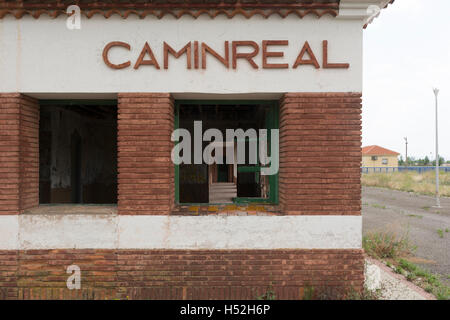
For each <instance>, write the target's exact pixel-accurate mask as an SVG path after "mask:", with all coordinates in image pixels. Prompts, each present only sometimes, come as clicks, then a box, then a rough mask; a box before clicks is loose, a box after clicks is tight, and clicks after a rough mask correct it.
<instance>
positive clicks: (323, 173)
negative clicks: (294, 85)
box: [279, 93, 361, 215]
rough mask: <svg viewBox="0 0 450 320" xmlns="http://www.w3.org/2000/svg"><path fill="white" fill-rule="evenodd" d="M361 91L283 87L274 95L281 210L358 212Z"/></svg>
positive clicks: (330, 213) (293, 211)
mask: <svg viewBox="0 0 450 320" xmlns="http://www.w3.org/2000/svg"><path fill="white" fill-rule="evenodd" d="M360 167H361V94H359V93H287V94H285V95H284V97H283V98H282V99H281V101H280V171H279V199H280V205H281V207H282V209H283V212H284V213H286V214H300V215H360V214H361V180H360V178H361V172H360V170H361V169H360Z"/></svg>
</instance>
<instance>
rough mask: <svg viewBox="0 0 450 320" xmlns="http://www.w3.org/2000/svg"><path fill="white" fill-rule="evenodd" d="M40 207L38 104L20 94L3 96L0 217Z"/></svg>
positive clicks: (0, 107) (0, 110)
mask: <svg viewBox="0 0 450 320" xmlns="http://www.w3.org/2000/svg"><path fill="white" fill-rule="evenodd" d="M38 204H39V105H38V103H37V101H36V100H34V99H32V98H29V97H26V96H24V95H22V94H19V93H6V94H5V93H2V94H0V214H19V213H20V212H21V211H23V210H25V209H28V208H31V207H34V206H37V205H38Z"/></svg>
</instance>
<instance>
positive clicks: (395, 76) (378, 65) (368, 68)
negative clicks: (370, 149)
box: [363, 0, 450, 160]
mask: <svg viewBox="0 0 450 320" xmlns="http://www.w3.org/2000/svg"><path fill="white" fill-rule="evenodd" d="M449 12H450V1H449V0H395V3H394V4H393V5H391V6H389V7H388V8H387V9H386V10H383V11H382V12H381V15H380V16H379V17H378V18H377V19H375V20H374V22H373V23H372V24H371V25H369V26H368V27H367V29H366V30H365V31H364V89H363V146H366V145H373V144H376V145H380V146H383V147H385V148H388V149H392V150H395V151H397V152H400V153H401V154H402V155H403V157H405V143H404V139H403V137H408V141H409V144H408V155H410V156H414V157H416V158H417V157H421V158H422V157H425V156H426V155H428V157H429V158H430V159H434V158H435V111H434V110H435V108H434V94H433V91H432V87H433V86H437V87H438V88H439V89H440V93H439V154H440V155H441V156H443V157H445V159H447V160H450V40H449V39H450V37H449V31H450V19H449V17H448V14H449Z"/></svg>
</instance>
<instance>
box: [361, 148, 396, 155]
mask: <svg viewBox="0 0 450 320" xmlns="http://www.w3.org/2000/svg"><path fill="white" fill-rule="evenodd" d="M362 154H363V155H365V156H398V155H399V154H400V153H398V152H395V151H392V150H389V149H386V148H382V147H380V146H367V147H363V148H362Z"/></svg>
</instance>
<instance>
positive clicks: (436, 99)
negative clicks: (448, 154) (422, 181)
mask: <svg viewBox="0 0 450 320" xmlns="http://www.w3.org/2000/svg"><path fill="white" fill-rule="evenodd" d="M433 92H434V97H435V101H436V206H435V207H436V208H440V207H441V202H440V200H439V143H438V142H439V140H438V94H439V89H438V88H433Z"/></svg>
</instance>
